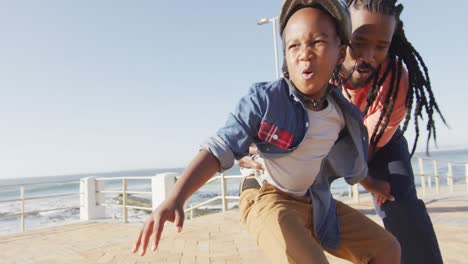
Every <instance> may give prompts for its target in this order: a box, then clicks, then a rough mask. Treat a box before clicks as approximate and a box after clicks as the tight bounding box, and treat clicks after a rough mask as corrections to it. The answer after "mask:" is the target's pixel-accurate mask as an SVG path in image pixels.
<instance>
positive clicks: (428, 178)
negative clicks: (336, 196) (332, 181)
mask: <svg viewBox="0 0 468 264" xmlns="http://www.w3.org/2000/svg"><path fill="white" fill-rule="evenodd" d="M414 158H416V159H417V161H418V166H419V168H418V169H419V171H418V172H417V171H416V168H413V171H414V176H415V177H416V176H419V177H420V183H421V188H420V190H421V194H422V196H423V197H424V196H426V195H427V194H428V192H429V191H435V194H436V195H440V194H441V184H440V182H441V172H440V171H441V167H440V163H445V164H447V174H446V183H447V186H448V192H449V193H450V194H453V193H454V192H455V185H456V184H455V178H457V177H464V178H465V180H464V183H463V184H465V191H466V192H467V193H468V164H467V163H461V162H453V161H447V160H441V159H432V158H428V157H414ZM427 162H429V164H430V165H429V166H431V167H432V173H427V172H426V170H425V168H427V167H426V164H427ZM454 167H463V170H464V172H465V173H464V175H455V173H454ZM433 183H434V184H433ZM459 185H462V184H459ZM459 185H458V186H459ZM434 189H435V190H434ZM348 197H350V198H351V197H352V198H353V200H354V202H359V189H358V184H355V185H353V186H349V187H348Z"/></svg>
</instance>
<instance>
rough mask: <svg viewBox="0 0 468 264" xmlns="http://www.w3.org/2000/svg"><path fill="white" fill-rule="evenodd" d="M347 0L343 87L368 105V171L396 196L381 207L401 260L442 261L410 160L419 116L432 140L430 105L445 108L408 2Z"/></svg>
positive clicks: (349, 95) (381, 201) (379, 203)
mask: <svg viewBox="0 0 468 264" xmlns="http://www.w3.org/2000/svg"><path fill="white" fill-rule="evenodd" d="M347 4H348V6H349V9H350V13H351V21H352V22H351V23H352V27H353V35H352V38H351V45H350V48H349V49H348V51H347V57H346V60H345V62H344V63H343V68H342V71H341V76H342V81H343V86H342V90H343V94H344V95H345V96H346V97H347V98H348V100H350V101H351V102H352V103H353V104H354V105H356V106H357V107H359V108H360V109H361V111H363V113H364V124H365V125H366V127H367V130H368V134H369V139H370V142H369V175H370V176H371V177H374V178H377V179H382V180H385V181H388V182H389V183H390V187H391V193H392V195H393V196H394V197H395V201H393V202H391V201H386V200H385V199H384V198H382V197H378V196H377V197H376V210H377V212H378V213H379V215H380V216H381V217H382V218H383V222H384V225H385V228H386V229H387V230H388V231H390V232H391V233H392V234H393V235H394V236H395V237H396V238H397V239H398V241H399V242H400V245H401V248H402V263H406V264H417V263H442V258H441V254H440V250H439V245H438V242H437V238H436V235H435V233H434V229H433V227H432V223H431V220H430V218H429V215H428V214H427V210H426V208H425V205H424V203H423V202H422V201H421V200H419V199H418V197H417V194H416V189H415V184H414V175H413V171H412V168H411V163H410V158H411V155H412V154H413V153H414V151H415V148H416V143H417V140H418V136H419V127H418V118H419V117H420V116H422V115H423V114H424V112H425V114H426V117H427V129H428V133H429V134H428V141H429V139H430V137H431V136H434V137H435V126H434V121H433V113H434V111H437V113H439V114H440V111H439V108H438V106H437V103H436V101H435V99H434V96H433V92H432V90H431V83H430V80H429V75H428V71H427V67H426V65H425V64H424V61H423V59H422V57H421V56H420V55H419V53H418V52H417V51H416V49H415V48H414V47H413V46H412V45H411V43H410V42H409V41H408V40H407V39H406V36H405V32H404V30H403V22H402V21H401V19H400V14H401V12H402V10H403V5H402V4H397V0H347ZM403 64H404V65H403ZM413 101H415V104H414V102H413ZM413 105H414V113H413V119H414V122H415V130H416V139H415V143H414V145H413V148H412V151H411V155H410V154H409V151H408V146H407V142H406V139H405V138H404V137H403V136H402V133H403V132H404V131H405V130H406V129H407V126H408V123H409V121H410V118H411V112H412V106H413ZM440 116H441V117H442V120H443V121H444V123H445V120H444V118H443V116H442V115H441V114H440ZM403 120H404V121H403ZM401 123H403V127H402V128H401V129H400V124H401Z"/></svg>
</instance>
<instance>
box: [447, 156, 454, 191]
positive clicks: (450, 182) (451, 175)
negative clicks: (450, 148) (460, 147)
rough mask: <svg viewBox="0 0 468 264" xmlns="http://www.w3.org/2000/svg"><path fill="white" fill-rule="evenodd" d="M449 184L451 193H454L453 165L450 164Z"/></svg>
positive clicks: (448, 172)
mask: <svg viewBox="0 0 468 264" xmlns="http://www.w3.org/2000/svg"><path fill="white" fill-rule="evenodd" d="M447 168H448V171H447V184H448V185H449V186H450V192H451V193H453V168H452V163H451V162H449V163H448V164H447Z"/></svg>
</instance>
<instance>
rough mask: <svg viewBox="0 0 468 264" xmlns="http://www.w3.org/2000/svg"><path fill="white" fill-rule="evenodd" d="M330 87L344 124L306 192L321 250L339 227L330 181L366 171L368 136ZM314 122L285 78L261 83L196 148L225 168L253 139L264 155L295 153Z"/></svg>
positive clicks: (356, 177) (358, 116) (352, 179)
mask: <svg viewBox="0 0 468 264" xmlns="http://www.w3.org/2000/svg"><path fill="white" fill-rule="evenodd" d="M331 89H332V91H331V96H332V97H333V99H334V100H335V101H336V103H337V105H338V106H339V107H340V109H341V112H342V113H343V117H344V121H345V124H346V125H345V128H344V129H343V130H342V131H341V132H340V134H339V137H338V139H337V141H336V142H335V144H334V145H333V146H332V148H331V150H330V152H329V153H328V155H327V156H326V157H325V158H324V159H323V161H322V163H321V168H320V171H319V174H318V175H317V177H316V179H315V181H314V183H313V184H312V186H310V188H309V194H310V196H311V198H312V203H313V204H312V206H313V223H314V229H315V232H316V234H317V238H318V240H319V241H320V243H321V244H322V246H324V247H326V248H330V249H337V248H338V246H339V226H338V219H337V214H336V204H335V200H334V199H333V197H332V194H331V192H330V184H331V182H332V181H333V180H335V179H337V178H340V177H345V180H346V181H347V182H348V183H349V184H355V183H357V182H359V181H360V180H361V179H363V178H364V177H365V176H366V175H367V151H368V139H367V130H366V128H365V127H364V124H363V123H362V113H361V111H360V110H359V109H358V108H356V107H355V106H354V105H352V104H351V103H349V102H348V101H347V100H346V99H345V98H344V97H343V95H342V94H341V92H340V91H339V90H338V89H337V88H336V87H332V88H331ZM313 125H314V124H309V120H308V115H307V111H306V109H305V106H304V97H303V95H302V94H301V93H300V92H299V91H298V90H297V89H296V88H295V87H294V85H293V84H292V83H291V82H290V81H289V80H287V79H284V78H282V79H280V80H278V81H275V82H269V83H267V82H261V83H256V84H254V85H253V86H252V87H251V89H250V91H249V93H248V94H247V95H246V96H244V97H243V98H242V99H241V100H240V102H239V103H238V104H237V107H236V108H235V110H234V111H233V112H232V113H230V115H229V117H228V119H227V121H226V124H225V125H224V126H223V127H222V128H221V129H219V130H218V132H217V133H216V135H215V136H213V137H211V138H209V139H208V140H207V141H206V142H205V143H203V144H202V146H201V147H202V148H203V149H206V150H208V151H210V152H211V153H212V154H213V155H215V156H216V157H217V159H218V160H219V163H220V167H221V171H224V170H226V169H229V168H230V167H231V166H232V165H233V164H234V159H237V160H238V159H241V158H242V157H244V156H246V155H248V151H249V146H250V144H252V143H254V144H256V146H257V147H258V150H259V153H260V155H261V156H262V157H263V158H264V159H272V158H275V157H279V156H281V155H285V154H288V153H290V152H292V151H294V150H295V149H296V148H297V147H298V146H299V144H301V142H302V140H303V139H304V136H305V134H306V132H307V128H308V127H309V126H313Z"/></svg>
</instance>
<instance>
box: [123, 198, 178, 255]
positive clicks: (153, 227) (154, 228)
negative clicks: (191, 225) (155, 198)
mask: <svg viewBox="0 0 468 264" xmlns="http://www.w3.org/2000/svg"><path fill="white" fill-rule="evenodd" d="M184 219H185V215H184V209H183V206H182V205H180V204H178V203H177V201H175V200H173V199H167V200H165V201H164V202H163V203H162V204H161V205H160V206H159V207H158V208H157V209H156V210H154V212H153V213H151V215H150V216H149V217H148V219H147V220H146V222H145V224H144V225H143V227H142V228H141V230H140V234H139V235H138V239H137V241H136V243H135V246H134V247H133V250H132V251H133V253H136V252H137V251H138V249H139V248H140V246H141V251H140V256H144V255H145V253H146V248H147V247H148V244H149V241H150V237H151V236H153V237H154V244H153V247H152V251H156V249H157V248H158V245H159V241H160V239H161V234H162V231H163V229H164V223H166V221H169V222H173V223H174V224H175V225H176V229H177V232H181V231H182V226H183V225H184Z"/></svg>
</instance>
